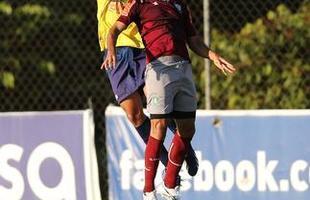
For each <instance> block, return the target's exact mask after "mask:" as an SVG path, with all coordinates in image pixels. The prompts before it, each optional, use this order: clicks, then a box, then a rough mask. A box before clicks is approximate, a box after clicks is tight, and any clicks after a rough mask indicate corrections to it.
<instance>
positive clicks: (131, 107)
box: [120, 91, 168, 166]
mask: <svg viewBox="0 0 310 200" xmlns="http://www.w3.org/2000/svg"><path fill="white" fill-rule="evenodd" d="M120 106H121V107H122V108H123V110H124V111H125V113H126V115H127V118H128V120H129V121H130V122H131V123H132V124H133V126H134V127H135V129H136V130H137V132H138V134H139V135H140V137H141V138H142V139H143V141H144V143H145V144H147V143H148V140H149V137H150V133H151V122H150V119H149V118H148V117H147V116H146V115H145V114H144V112H143V103H142V97H141V95H140V93H139V92H138V91H136V92H134V93H133V94H132V95H130V96H129V97H128V98H126V99H125V100H124V101H122V102H121V103H120ZM159 159H160V161H161V162H162V164H163V165H164V166H167V162H168V151H167V149H166V148H165V147H164V145H161V151H160V157H159Z"/></svg>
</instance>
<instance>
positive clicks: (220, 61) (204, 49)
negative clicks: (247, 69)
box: [184, 7, 236, 75]
mask: <svg viewBox="0 0 310 200" xmlns="http://www.w3.org/2000/svg"><path fill="white" fill-rule="evenodd" d="M184 17H185V27H186V33H187V44H188V47H189V48H190V49H191V50H192V51H193V52H195V53H196V54H198V55H199V56H201V57H204V58H209V59H210V60H211V61H213V63H214V64H215V66H216V67H217V68H219V69H220V70H222V72H223V73H224V74H225V75H226V74H227V72H228V73H233V72H235V70H236V69H235V68H234V66H233V65H232V64H230V63H229V62H227V61H226V60H225V59H224V58H222V57H221V56H219V55H218V54H217V53H215V52H213V51H212V50H211V49H210V48H209V47H208V46H207V45H206V44H205V43H204V41H203V39H202V38H201V37H200V36H199V35H198V34H197V31H196V30H195V28H194V25H193V23H192V18H191V14H190V10H189V8H188V7H186V9H185V12H184Z"/></svg>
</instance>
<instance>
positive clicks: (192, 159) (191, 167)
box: [185, 145, 199, 176]
mask: <svg viewBox="0 0 310 200" xmlns="http://www.w3.org/2000/svg"><path fill="white" fill-rule="evenodd" d="M185 162H186V168H187V172H188V174H189V175H191V176H195V175H196V174H197V172H198V167H199V163H198V159H197V157H196V153H195V151H194V149H193V147H192V145H190V146H189V150H188V153H187V155H186V157H185Z"/></svg>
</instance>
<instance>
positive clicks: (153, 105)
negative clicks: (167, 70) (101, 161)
mask: <svg viewBox="0 0 310 200" xmlns="http://www.w3.org/2000/svg"><path fill="white" fill-rule="evenodd" d="M154 63H155V62H152V63H151V64H149V65H148V66H147V68H146V79H145V89H146V97H147V110H148V112H149V113H150V117H151V135H150V137H149V141H148V143H147V147H146V150H145V187H144V198H145V197H146V196H147V194H148V193H152V192H153V191H154V190H155V187H154V180H155V176H156V172H157V167H158V155H159V153H160V149H159V147H160V146H161V145H162V144H163V141H164V138H165V135H166V130H167V125H168V121H169V120H168V119H169V118H170V116H171V115H170V114H171V113H172V109H173V95H174V94H173V93H167V92H166V86H167V85H169V84H166V81H165V80H166V79H162V78H160V76H161V73H160V71H161V69H162V68H164V67H165V66H161V64H160V63H158V64H159V66H153V64H154ZM167 81H169V80H167Z"/></svg>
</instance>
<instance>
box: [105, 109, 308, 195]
mask: <svg viewBox="0 0 310 200" xmlns="http://www.w3.org/2000/svg"><path fill="white" fill-rule="evenodd" d="M106 130H107V141H106V142H107V149H108V172H109V199H110V200H122V199H126V200H137V199H142V189H143V185H144V160H143V158H144V149H145V145H144V143H143V142H142V140H141V139H140V138H139V136H138V134H137V133H136V132H135V129H134V128H133V127H132V125H131V124H130V123H129V122H128V120H127V119H126V117H125V115H124V113H123V112H122V111H121V109H120V108H118V107H112V106H110V107H108V109H107V110H106ZM171 135H172V134H171V133H169V134H167V138H166V142H165V145H166V147H169V146H168V145H169V144H170V142H171ZM309 141H310V110H261V111H254V110H253V111H198V113H197V120H196V135H195V137H194V139H193V141H192V144H193V146H194V148H195V150H196V153H197V156H198V159H199V163H200V168H199V172H198V174H197V175H196V176H195V177H190V176H189V175H188V174H187V172H186V168H185V166H183V168H182V171H181V177H182V180H183V181H182V183H181V185H182V187H181V191H182V192H181V199H184V200H187V199H191V200H200V199H208V200H249V199H251V200H307V199H310V188H309V187H310V145H309ZM162 169H163V166H162V165H161V166H160V169H159V172H158V173H157V177H156V185H159V184H160V183H161V182H162V178H161V170H162Z"/></svg>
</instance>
